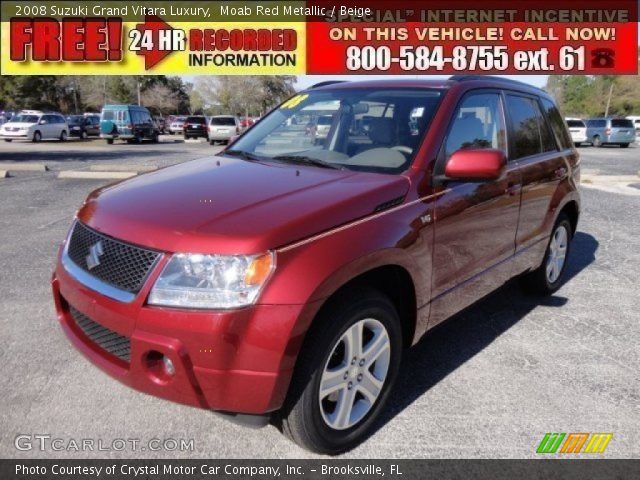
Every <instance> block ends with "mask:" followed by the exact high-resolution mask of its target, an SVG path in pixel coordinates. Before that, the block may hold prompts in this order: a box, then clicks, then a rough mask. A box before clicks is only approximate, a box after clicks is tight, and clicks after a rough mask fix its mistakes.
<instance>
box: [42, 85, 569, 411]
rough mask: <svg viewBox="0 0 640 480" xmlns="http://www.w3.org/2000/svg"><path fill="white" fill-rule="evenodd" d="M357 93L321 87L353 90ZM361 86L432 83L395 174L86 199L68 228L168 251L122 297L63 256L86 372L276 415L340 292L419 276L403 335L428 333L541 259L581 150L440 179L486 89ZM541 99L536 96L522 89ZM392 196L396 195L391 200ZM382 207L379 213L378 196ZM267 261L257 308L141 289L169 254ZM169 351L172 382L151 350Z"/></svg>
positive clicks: (259, 172)
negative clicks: (107, 345) (104, 335)
mask: <svg viewBox="0 0 640 480" xmlns="http://www.w3.org/2000/svg"><path fill="white" fill-rule="evenodd" d="M352 86H353V84H339V85H332V86H330V87H326V88H331V89H333V88H335V89H341V88H352ZM358 86H359V87H360V88H382V87H396V88H402V87H411V88H426V87H428V88H431V89H434V88H435V89H442V90H443V93H444V94H443V98H442V100H441V102H440V106H439V108H438V110H437V111H436V113H435V116H434V117H433V119H432V121H431V123H430V126H429V129H428V130H427V132H426V134H425V137H424V139H423V141H422V144H421V146H420V148H419V150H418V153H417V155H416V157H415V160H414V162H413V164H412V165H411V167H410V168H409V169H408V170H407V171H406V172H404V173H403V174H400V175H385V174H374V173H360V172H353V171H348V170H346V171H339V170H329V169H320V168H314V167H309V166H293V165H273V164H263V163H259V162H248V161H244V160H239V159H235V158H228V157H215V158H213V159H203V160H197V161H193V162H189V163H185V164H181V165H178V166H174V167H169V168H166V169H162V170H160V171H157V172H153V173H149V174H146V175H143V176H140V177H137V178H135V179H131V180H128V181H124V182H121V183H119V184H116V185H112V186H108V187H105V188H102V189H99V190H97V191H95V192H93V193H92V194H91V195H90V196H89V197H88V199H87V201H86V202H85V203H84V204H83V206H82V207H81V209H80V210H79V212H78V215H77V216H78V220H79V221H81V222H82V223H84V224H86V225H88V226H89V227H91V228H93V229H94V230H96V231H98V232H102V233H103V234H105V235H108V236H111V237H114V238H116V239H119V240H122V241H125V242H130V243H132V244H136V245H141V246H145V247H149V248H153V249H156V250H159V251H162V252H165V253H163V255H162V258H161V260H160V261H159V263H158V264H157V265H156V266H155V267H154V269H153V272H152V273H151V275H150V277H149V278H148V279H147V281H146V282H145V285H144V287H143V288H142V290H141V291H140V292H139V293H138V294H137V295H136V298H135V300H134V301H132V302H131V303H122V302H119V301H116V300H113V299H111V298H107V297H105V296H103V295H101V294H99V293H97V292H95V291H93V290H91V289H90V288H88V287H86V286H84V285H82V284H81V283H79V282H78V281H77V280H76V279H75V278H73V277H72V276H71V275H70V274H69V273H68V272H67V271H66V270H65V268H64V266H63V265H62V264H61V263H60V261H59V262H58V266H57V268H56V271H55V272H54V276H53V280H52V286H53V293H54V298H55V305H56V310H57V314H58V318H59V321H60V323H61V324H62V326H63V330H64V331H65V333H66V334H67V336H68V337H69V338H70V339H71V341H72V342H73V344H74V345H75V346H76V347H77V348H78V349H79V350H81V351H82V352H83V353H84V354H85V355H86V356H87V357H88V358H89V359H90V360H91V361H92V362H93V363H94V364H96V365H97V366H98V367H100V368H101V369H103V370H104V371H106V372H107V373H109V374H110V375H112V376H113V377H115V378H117V379H118V380H120V381H122V382H124V383H126V384H128V385H130V386H132V387H134V388H136V389H139V390H141V391H144V392H147V393H150V394H153V395H157V396H161V397H163V398H167V399H170V400H173V401H177V402H181V403H185V404H188V405H193V406H198V407H203V408H208V409H215V410H223V411H229V412H242V413H251V414H258V413H265V412H271V411H274V410H277V409H278V408H280V407H281V405H282V403H283V401H284V399H285V397H286V394H287V389H288V386H289V382H290V379H291V375H292V372H293V369H294V367H295V362H296V358H297V355H298V352H299V350H300V347H301V345H302V343H303V341H304V338H305V334H306V332H307V330H308V328H309V326H310V324H311V322H312V321H313V319H314V317H315V316H316V314H317V312H318V311H319V309H320V308H321V307H322V305H323V304H324V303H325V301H326V299H327V298H329V297H330V296H331V295H332V294H333V293H335V292H336V291H337V290H338V289H339V288H341V287H342V286H343V285H345V284H346V283H348V282H349V281H351V280H352V279H354V278H356V277H358V276H360V275H362V274H365V273H367V272H370V271H371V270H373V269H376V268H378V267H386V266H390V265H391V266H394V267H397V268H400V269H402V270H404V271H405V272H407V274H408V275H409V277H410V278H411V281H412V283H413V290H414V291H413V292H412V293H413V297H414V298H415V305H412V306H411V308H412V309H413V311H414V312H415V318H416V322H415V325H413V326H412V328H411V333H412V335H411V338H410V339H409V341H410V342H415V341H417V340H418V339H419V338H420V337H421V335H422V334H423V333H424V332H425V331H426V330H427V329H428V328H430V327H432V326H434V325H436V324H438V323H439V322H441V321H442V320H444V319H446V318H447V317H449V316H451V315H452V314H454V313H456V312H458V311H460V310H461V309H462V308H464V307H466V306H467V305H470V304H471V303H473V302H475V301H476V300H478V299H479V298H481V297H483V296H484V295H486V294H488V293H489V292H491V291H493V290H495V289H496V288H497V287H499V286H500V285H501V284H503V283H504V282H505V281H507V280H508V279H510V278H512V277H513V276H514V275H517V274H519V273H522V272H525V271H527V270H530V269H534V268H536V267H537V266H538V265H540V263H541V262H542V258H543V255H544V252H545V249H546V245H547V241H548V237H549V235H550V232H551V229H552V226H553V224H554V222H555V220H556V218H557V216H558V214H559V212H560V211H561V210H562V209H563V208H565V206H567V205H568V204H569V203H570V202H573V203H572V207H571V208H576V211H579V196H578V192H577V176H578V171H579V166H578V157H577V153H576V151H575V149H571V150H566V151H557V152H552V153H548V154H543V155H537V156H535V157H533V158H528V159H523V160H522V161H517V162H510V163H509V164H507V166H506V167H505V173H504V175H502V176H501V177H500V178H499V179H497V180H490V181H486V182H449V183H446V184H438V183H437V182H436V181H435V180H434V179H435V177H434V170H435V165H436V159H437V158H438V155H439V152H440V149H441V145H442V142H443V138H445V136H446V133H447V129H448V127H449V124H450V122H451V118H452V112H453V111H454V110H455V108H456V106H457V105H458V103H459V102H460V100H461V99H462V98H463V96H464V95H465V94H466V93H467V92H468V91H470V90H471V89H504V88H509V87H508V86H505V85H504V84H500V83H497V82H493V81H491V80H486V81H485V80H483V81H474V82H434V81H431V82H424V81H418V80H401V81H385V82H359V84H358ZM518 90H519V91H523V90H524V91H530V93H532V94H535V95H544V94H542V93H541V92H540V91H539V90H537V89H533V88H531V89H527V88H525V87H518ZM397 199H399V200H397ZM391 200H394V201H395V200H397V202H396V203H394V204H393V205H394V206H392V207H390V208H385V209H383V210H382V211H378V210H377V208H378V207H379V206H381V205H384V204H385V202H389V201H391ZM269 250H271V251H275V252H276V269H275V272H274V274H273V275H272V277H271V278H270V279H269V281H268V282H267V284H266V285H265V287H264V290H263V291H262V292H261V294H260V297H259V298H258V301H257V303H256V304H255V305H253V306H250V307H246V308H241V309H236V310H228V311H223V310H220V311H209V310H190V309H178V308H163V307H156V306H152V305H149V304H147V296H148V294H149V291H150V290H151V287H152V285H153V283H154V281H155V280H156V278H157V277H158V276H159V274H160V272H161V270H162V268H163V266H164V265H166V263H167V262H168V259H169V257H170V254H171V253H173V252H190V253H218V254H255V253H262V252H266V251H269ZM69 305H73V307H74V308H76V309H77V310H79V311H80V312H82V313H83V314H85V315H87V316H89V317H90V318H91V319H92V320H94V321H95V322H97V323H99V324H100V325H103V326H104V327H106V328H108V329H110V330H112V331H114V332H117V333H119V334H120V335H123V336H126V337H128V338H130V339H131V361H130V364H128V365H127V364H126V363H125V362H123V361H120V360H119V359H117V358H115V357H113V356H110V355H108V354H106V353H105V352H104V351H102V350H101V349H100V348H99V347H97V346H96V345H94V344H93V343H92V342H91V340H89V339H88V338H87V337H86V336H85V335H84V334H83V332H82V331H81V330H80V329H79V328H78V327H77V326H76V325H75V324H74V322H73V320H72V319H71V317H70V315H69ZM150 351H157V352H161V353H162V354H164V355H166V356H168V357H169V358H170V359H171V360H172V361H173V362H174V364H175V366H176V374H175V375H174V376H173V377H172V378H171V379H166V378H163V377H161V376H160V377H159V376H158V375H156V373H157V372H154V371H153V368H152V366H150V363H149V352H150Z"/></svg>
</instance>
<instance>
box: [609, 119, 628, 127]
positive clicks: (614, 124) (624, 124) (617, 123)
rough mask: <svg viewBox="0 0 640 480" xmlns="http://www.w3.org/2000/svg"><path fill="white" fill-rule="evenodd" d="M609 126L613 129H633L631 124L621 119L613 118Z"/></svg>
mask: <svg viewBox="0 0 640 480" xmlns="http://www.w3.org/2000/svg"><path fill="white" fill-rule="evenodd" d="M611 126H612V127H615V128H633V122H632V121H631V120H626V119H623V118H614V119H613V120H611Z"/></svg>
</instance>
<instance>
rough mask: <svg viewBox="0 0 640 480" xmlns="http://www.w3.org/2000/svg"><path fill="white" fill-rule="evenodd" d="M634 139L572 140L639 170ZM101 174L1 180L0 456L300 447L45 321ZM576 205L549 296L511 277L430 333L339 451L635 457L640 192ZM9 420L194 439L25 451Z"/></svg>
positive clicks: (184, 150) (78, 150)
mask: <svg viewBox="0 0 640 480" xmlns="http://www.w3.org/2000/svg"><path fill="white" fill-rule="evenodd" d="M14 147H17V145H13V144H12V145H11V151H10V152H9V151H7V149H6V145H0V159H2V160H7V159H9V160H16V158H15V157H13V158H12V156H15V155H16V153H15V152H16V151H17V152H18V153H20V151H19V149H16V150H15V151H14ZM67 149H68V150H67ZM614 150H615V152H614ZM27 151H30V152H31V155H27V154H26V153H25V156H24V160H27V159H28V160H37V161H44V162H46V163H50V162H52V163H53V166H54V168H62V167H63V166H64V165H66V163H65V162H71V163H74V162H78V163H80V162H84V164H86V165H87V166H88V165H95V164H99V163H101V162H104V161H113V162H115V161H116V159H118V160H124V161H126V163H132V162H136V161H144V163H148V162H166V163H172V162H174V163H175V162H177V161H183V160H188V159H189V158H195V157H196V156H202V154H203V153H205V154H206V153H208V152H211V151H212V150H211V147H209V146H208V145H207V144H203V145H200V144H195V143H194V144H176V145H163V144H160V145H149V146H146V145H142V146H139V145H122V146H120V145H116V146H115V147H113V148H112V147H106V146H98V145H93V142H91V147H90V148H87V147H84V146H81V147H80V146H76V145H75V144H74V145H72V144H71V143H69V144H65V145H53V144H52V146H51V147H50V149H49V145H48V144H46V145H45V144H41V145H39V146H38V145H35V146H34V145H27V148H26V149H25V152H27ZM83 151H84V152H83ZM638 151H639V150H637V149H631V148H630V149H627V150H624V151H623V150H619V149H598V150H596V149H593V148H586V149H583V150H581V152H583V159H584V160H583V161H584V166H585V168H586V167H587V166H588V167H589V168H592V169H601V170H602V171H603V173H607V172H608V171H609V169H610V165H613V166H617V165H618V164H624V165H625V168H627V167H626V166H631V165H633V164H634V162H635V163H636V166H633V168H635V169H636V170H638V169H640V168H639V167H638V165H637V162H638V155H637V152H638ZM63 152H68V153H66V155H68V156H69V158H70V160H66V157H65V153H63ZM49 154H50V155H51V156H52V157H53V160H52V159H50V158H49V156H48V155H49ZM2 163H3V162H2V161H0V169H1V168H2V167H1V164H2ZM74 168H75V167H74ZM612 173H616V174H619V173H617V172H612ZM105 183H106V182H105V181H93V180H74V179H68V180H58V179H56V178H55V176H54V175H53V174H52V172H22V173H19V174H16V176H15V177H14V178H8V179H3V180H0V291H2V295H1V296H0V312H2V313H0V331H1V332H2V340H3V341H2V343H1V344H0V360H1V361H2V364H3V375H2V376H0V456H2V457H4V458H6V457H18V458H43V457H67V458H79V457H88V458H103V457H113V458H115V457H139V456H143V457H156V458H171V457H182V458H184V457H200V458H211V457H216V458H246V457H255V458H302V457H307V456H309V454H308V453H307V452H305V451H303V450H301V449H300V448H298V447H297V446H295V445H294V444H292V443H291V442H289V441H287V440H286V439H285V438H284V437H283V436H281V435H280V434H279V432H277V430H276V429H275V428H273V427H267V428H264V429H262V430H250V429H247V428H245V427H241V426H237V425H234V424H232V423H229V422H228V421H227V420H225V419H222V418H219V417H218V416H215V415H213V414H211V413H209V412H205V411H202V410H198V409H194V408H189V407H184V406H180V405H176V404H173V403H170V402H166V401H163V400H160V399H157V398H154V397H150V396H146V395H144V394H141V393H138V392H135V391H133V390H130V389H129V388H127V387H124V386H123V385H121V384H119V383H118V382H116V381H115V380H113V379H111V378H110V377H108V376H107V375H105V374H103V373H102V372H100V371H99V370H97V369H96V368H95V367H93V366H92V365H90V364H89V363H88V362H87V361H86V360H85V359H84V358H83V357H82V355H81V354H80V353H79V352H77V351H76V350H75V349H74V348H72V347H71V345H70V344H69V342H68V341H67V339H66V338H65V337H64V335H63V333H62V332H61V330H60V328H59V326H58V324H57V322H56V320H55V316H54V311H53V305H52V301H51V294H50V289H49V279H50V276H51V271H52V269H53V266H54V261H55V255H56V250H57V247H58V245H59V243H60V241H61V240H62V238H63V237H64V235H65V233H66V231H67V228H68V226H69V224H70V222H71V218H72V216H73V213H74V212H75V210H76V208H77V207H78V206H79V205H80V203H81V202H82V200H83V199H84V197H85V196H86V194H87V193H88V192H89V191H91V190H92V189H94V188H97V187H99V186H101V185H103V184H105ZM583 205H584V211H583V215H582V219H581V222H580V225H579V230H578V233H577V235H576V238H575V241H574V244H573V247H572V250H573V251H572V253H571V256H570V264H569V271H568V274H569V275H568V277H569V278H568V281H567V283H566V284H565V285H564V286H563V287H562V288H561V289H560V290H559V291H558V292H557V293H556V294H555V295H554V296H552V297H550V298H546V299H537V298H534V297H529V296H526V295H524V294H523V293H522V292H521V291H520V289H519V288H518V285H517V283H513V284H509V285H507V286H506V287H504V288H503V289H501V290H500V291H499V292H497V293H495V294H493V295H491V296H490V297H488V298H487V299H485V300H484V301H482V302H480V303H478V304H476V305H475V306H474V307H472V308H471V309H469V310H467V311H466V312H464V313H463V314H461V315H458V316H456V317H454V318H452V319H450V320H449V321H447V322H445V323H443V324H442V325H440V326H439V327H437V328H436V329H435V330H433V331H431V332H430V333H429V334H428V335H427V336H426V337H425V338H424V339H423V340H422V341H421V342H420V343H419V344H418V345H416V346H415V347H414V348H413V349H412V350H410V351H409V352H408V355H407V357H406V361H405V363H404V366H403V369H402V373H401V375H400V378H399V381H398V385H397V388H396V390H395V392H394V393H393V395H392V397H391V401H390V405H389V408H388V410H387V411H386V413H385V414H384V415H383V417H382V419H381V420H380V422H378V429H377V431H376V432H375V433H374V435H373V436H372V437H371V438H370V439H369V440H367V441H366V442H365V443H363V444H362V445H361V446H360V447H358V448H357V449H355V450H353V451H352V452H350V453H348V454H347V455H346V457H363V458H406V457H418V458H430V457H446V458H456V457H535V456H536V454H535V450H536V448H537V445H538V444H539V443H540V441H541V439H542V437H543V435H544V434H545V433H546V432H612V433H613V439H612V440H611V442H610V444H609V446H608V448H607V450H606V453H605V454H604V455H603V456H605V457H636V458H637V456H638V445H640V415H638V405H639V404H640V390H639V385H638V371H639V370H640V350H639V349H638V344H639V343H640V322H638V313H637V308H638V304H639V302H638V300H639V294H638V288H637V282H638V271H640V257H639V256H638V251H640V237H639V236H638V235H637V225H638V220H637V211H638V210H639V209H640V197H632V196H624V195H617V194H613V193H607V192H603V191H600V190H595V189H583ZM19 434H30V435H34V434H36V435H37V434H48V435H51V436H52V437H54V438H62V439H63V440H64V443H63V445H64V446H65V448H68V447H67V446H68V442H69V441H70V440H72V439H73V440H76V441H80V440H81V439H85V438H86V439H94V440H95V441H96V442H97V441H98V440H102V441H103V442H104V444H105V445H106V446H111V445H112V443H111V442H112V441H113V440H114V439H140V440H141V441H142V443H141V445H145V444H146V442H147V441H149V440H151V439H156V438H157V439H187V440H188V439H193V440H194V443H193V445H194V450H193V451H187V452H180V451H157V452H156V451H148V450H146V451H133V450H132V449H131V448H130V447H127V448H126V449H125V450H124V451H93V452H92V451H87V452H82V453H76V452H75V451H73V449H71V450H66V449H63V450H62V451H51V450H48V451H45V452H40V451H39V450H37V449H36V450H32V451H27V452H22V451H17V450H16V449H15V447H14V439H15V437H16V436H17V435H19Z"/></svg>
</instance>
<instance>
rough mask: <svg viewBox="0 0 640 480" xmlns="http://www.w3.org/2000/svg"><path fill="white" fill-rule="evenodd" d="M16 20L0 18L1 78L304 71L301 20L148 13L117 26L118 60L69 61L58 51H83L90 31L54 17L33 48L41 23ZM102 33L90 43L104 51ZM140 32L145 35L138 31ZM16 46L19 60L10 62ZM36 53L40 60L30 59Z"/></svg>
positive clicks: (303, 29) (105, 45)
mask: <svg viewBox="0 0 640 480" xmlns="http://www.w3.org/2000/svg"><path fill="white" fill-rule="evenodd" d="M153 19H156V20H153ZM3 20H4V19H3ZM19 20H20V21H21V22H24V23H23V24H20V25H14V26H13V28H11V25H10V22H8V21H3V22H1V23H0V28H1V38H0V41H1V47H2V48H1V49H0V70H1V72H2V74H3V75H168V74H188V75H247V74H251V75H274V74H278V75H283V74H285V75H286V74H289V75H296V74H302V73H304V72H305V68H306V38H305V33H306V30H305V23H304V22H273V23H269V24H266V23H254V22H224V23H219V24H216V23H213V22H175V23H171V22H166V23H165V22H164V21H162V20H161V19H159V18H158V17H152V20H149V19H147V22H146V23H143V22H123V23H122V30H121V49H122V50H121V58H120V59H118V60H108V59H107V60H104V61H89V60H86V59H82V58H81V59H80V60H74V61H70V60H65V55H67V56H69V55H74V52H75V54H76V55H84V54H85V53H84V52H85V49H86V44H85V43H83V41H88V42H92V43H95V42H96V40H95V35H94V37H91V38H83V36H82V35H83V34H84V33H83V32H85V31H86V29H85V28H83V27H79V28H75V26H72V27H73V28H66V27H63V26H62V21H56V22H57V23H58V25H59V26H58V27H55V25H53V28H54V29H55V28H58V29H59V31H60V35H59V38H58V40H57V41H58V42H59V43H58V44H56V42H55V41H54V40H52V39H51V38H49V40H50V43H48V44H46V45H43V44H42V43H40V44H37V45H36V43H37V42H39V41H40V40H38V39H41V38H42V34H43V33H42V31H40V30H38V29H41V26H40V25H34V24H33V23H31V24H29V22H30V21H31V22H37V20H32V19H30V18H20V19H19ZM50 20H51V21H53V19H50ZM81 20H84V19H81ZM64 21H67V19H65V20H64ZM154 22H155V23H154ZM150 25H151V27H153V28H151V27H150ZM164 25H166V26H167V27H168V28H167V27H164ZM49 27H51V25H49ZM49 27H47V28H49ZM103 30H104V31H102V32H100V35H102V34H104V36H102V37H100V39H99V41H101V42H102V43H100V44H97V45H93V46H92V48H94V49H96V48H97V49H105V50H106V49H107V48H108V43H109V42H108V38H107V37H108V35H109V29H106V28H105V29H103ZM147 30H148V31H150V32H151V33H145V31H147ZM160 30H161V31H162V32H161V31H160ZM68 32H72V33H68ZM176 32H178V33H176ZM180 32H182V33H180ZM45 33H47V34H50V36H51V35H55V32H54V34H51V32H50V31H45ZM72 36H73V37H74V38H71V37H72ZM70 38H71V39H70ZM70 42H71V43H70ZM12 43H13V45H12ZM22 48H23V51H24V60H21V59H16V58H17V57H16V55H19V54H20V51H21V49H22ZM56 48H57V49H58V50H57V51H58V58H57V59H56V58H55V57H56V55H55V52H56ZM161 48H164V50H160V49H161ZM38 52H44V53H38ZM161 52H162V53H161ZM43 55H45V56H47V59H46V60H36V59H35V58H42V56H43ZM12 56H13V57H14V59H12V58H11V57H12ZM107 56H108V55H107ZM52 57H53V58H52ZM159 57H162V58H159Z"/></svg>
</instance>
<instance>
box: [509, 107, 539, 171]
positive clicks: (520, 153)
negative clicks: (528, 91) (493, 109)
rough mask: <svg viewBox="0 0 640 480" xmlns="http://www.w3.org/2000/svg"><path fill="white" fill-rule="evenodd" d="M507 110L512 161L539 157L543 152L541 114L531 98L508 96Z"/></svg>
mask: <svg viewBox="0 0 640 480" xmlns="http://www.w3.org/2000/svg"><path fill="white" fill-rule="evenodd" d="M507 110H508V111H509V117H510V119H511V128H512V130H513V131H512V137H513V152H512V155H511V159H513V160H515V159H517V158H524V157H529V156H531V155H537V154H538V153H540V152H541V151H542V145H541V141H540V130H539V125H538V123H539V118H538V117H539V113H538V108H537V106H536V104H535V103H534V102H533V100H531V99H530V98H525V97H516V96H513V95H507Z"/></svg>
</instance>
